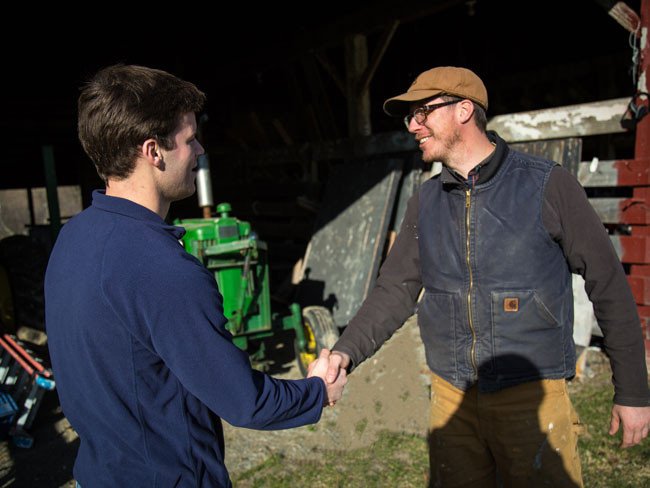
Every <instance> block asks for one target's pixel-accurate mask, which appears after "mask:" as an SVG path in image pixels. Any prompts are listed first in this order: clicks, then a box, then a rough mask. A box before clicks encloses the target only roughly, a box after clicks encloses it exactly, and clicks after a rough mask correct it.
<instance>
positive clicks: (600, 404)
mask: <svg viewBox="0 0 650 488" xmlns="http://www.w3.org/2000/svg"><path fill="white" fill-rule="evenodd" d="M610 377H611V371H610V369H609V367H601V368H600V371H599V372H598V374H597V376H596V377H594V378H590V379H588V380H586V381H584V382H583V383H580V384H571V385H570V392H571V400H572V402H573V404H574V407H575V409H576V411H577V412H578V415H579V416H580V421H581V423H582V424H584V425H585V426H586V432H585V433H584V434H583V435H582V436H581V437H580V440H579V442H578V449H579V451H580V460H581V461H582V476H583V480H584V485H585V486H588V487H590V488H623V487H640V486H650V463H649V462H648V460H649V459H650V439H647V438H646V439H645V440H644V441H643V442H641V444H640V445H638V446H634V447H631V448H628V449H620V448H619V447H618V446H619V445H620V443H621V439H622V435H621V434H622V432H621V431H622V429H619V432H618V433H617V434H616V435H614V436H610V435H609V433H608V431H609V422H610V417H611V410H612V398H613V396H614V387H613V386H612V385H611V380H610Z"/></svg>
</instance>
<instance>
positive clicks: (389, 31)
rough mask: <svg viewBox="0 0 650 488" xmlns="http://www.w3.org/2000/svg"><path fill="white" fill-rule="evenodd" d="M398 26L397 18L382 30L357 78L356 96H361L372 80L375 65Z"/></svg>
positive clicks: (375, 68)
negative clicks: (366, 63) (366, 65)
mask: <svg viewBox="0 0 650 488" xmlns="http://www.w3.org/2000/svg"><path fill="white" fill-rule="evenodd" d="M398 26H399V20H395V21H393V22H392V24H391V25H389V26H388V27H387V28H386V29H384V30H383V32H382V34H381V37H380V38H379V42H378V43H377V47H376V49H375V51H374V52H373V54H372V58H371V59H370V62H369V63H368V67H367V68H366V70H365V71H364V72H363V74H362V75H361V78H360V79H359V86H358V87H357V95H358V96H361V95H363V94H364V93H366V92H367V91H368V87H369V86H370V81H372V77H373V76H375V71H377V67H378V66H379V63H381V60H382V58H383V57H384V53H385V52H386V49H388V46H389V44H390V41H391V40H392V39H393V36H394V35H395V31H396V30H397V27H398Z"/></svg>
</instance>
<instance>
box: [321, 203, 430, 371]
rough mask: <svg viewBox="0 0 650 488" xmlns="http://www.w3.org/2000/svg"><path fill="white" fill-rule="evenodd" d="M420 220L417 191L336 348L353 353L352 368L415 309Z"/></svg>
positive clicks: (417, 286) (418, 284)
mask: <svg viewBox="0 0 650 488" xmlns="http://www.w3.org/2000/svg"><path fill="white" fill-rule="evenodd" d="M417 222H418V195H417V194H416V195H414V196H413V197H411V199H410V200H409V202H408V205H407V208H406V213H405V215H404V220H403V221H402V227H401V229H400V231H399V234H398V235H397V238H396V239H395V242H394V243H393V246H392V247H391V249H390V252H389V253H388V256H387V257H386V260H385V261H384V263H383V264H382V266H381V268H380V270H379V276H378V278H377V281H376V283H375V286H374V287H373V289H372V291H371V292H370V294H369V295H368V297H367V298H366V299H365V300H364V302H363V304H362V305H361V308H360V309H359V311H358V312H357V314H356V315H355V316H354V317H353V318H352V320H350V323H349V324H348V326H347V327H346V328H345V330H344V331H343V334H342V335H341V338H340V339H339V341H338V342H337V343H336V344H335V345H334V347H333V348H332V349H333V350H338V351H341V352H345V353H347V354H348V355H349V356H350V358H351V360H352V363H351V368H350V369H353V368H354V367H356V366H358V365H359V363H361V362H362V361H364V360H365V359H367V358H368V357H370V356H372V355H373V354H374V353H375V352H376V351H377V350H378V349H379V348H380V347H381V345H382V344H383V343H384V342H385V341H386V340H388V339H389V338H390V337H391V336H392V335H393V333H394V332H395V331H396V330H397V329H399V328H400V327H401V326H402V325H403V324H404V322H405V321H406V319H407V318H409V317H410V316H411V315H413V313H414V311H415V304H416V302H417V298H418V294H419V293H420V289H421V288H422V277H421V272H420V258H419V251H418V241H417Z"/></svg>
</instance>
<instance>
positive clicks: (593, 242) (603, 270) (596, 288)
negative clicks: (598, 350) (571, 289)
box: [542, 166, 650, 406]
mask: <svg viewBox="0 0 650 488" xmlns="http://www.w3.org/2000/svg"><path fill="white" fill-rule="evenodd" d="M542 218H543V221H544V225H545V226H546V229H547V230H548V232H549V234H550V235H551V237H552V238H553V239H554V240H555V241H557V242H558V244H559V245H560V246H561V248H562V251H563V252H564V255H565V257H566V260H567V263H568V264H569V268H570V270H571V272H572V273H578V274H580V275H581V276H582V277H583V278H584V280H585V290H586V291H587V295H588V296H589V299H590V300H591V302H592V303H593V305H594V312H595V314H596V319H597V320H598V325H599V326H600V328H601V330H602V331H603V336H604V347H605V352H606V353H607V355H608V357H609V359H610V362H611V366H612V372H613V382H614V387H615V395H614V402H615V403H616V404H619V405H625V406H646V405H650V392H649V391H648V382H647V378H648V374H647V371H646V364H645V347H644V342H643V335H642V331H641V326H640V322H639V316H638V312H637V308H636V304H635V302H634V297H633V296H632V292H631V290H630V286H629V284H628V282H627V278H626V276H625V272H624V270H623V266H622V265H621V262H620V260H619V258H618V256H617V254H616V251H615V250H614V246H613V245H612V243H611V240H610V238H609V235H608V233H607V231H606V229H605V227H604V226H603V224H602V222H601V220H600V218H599V217H598V215H597V214H596V212H595V211H594V209H593V207H592V206H591V204H590V203H589V200H588V199H587V195H586V193H585V191H584V188H582V186H580V184H579V183H578V181H577V180H576V179H575V177H573V176H572V175H571V174H570V173H569V172H568V171H567V170H566V169H564V168H562V167H560V166H556V167H555V168H553V170H552V171H551V174H550V177H549V181H548V183H547V186H546V192H545V194H544V206H543V210H542Z"/></svg>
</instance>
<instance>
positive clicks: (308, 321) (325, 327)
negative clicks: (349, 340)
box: [294, 306, 339, 376]
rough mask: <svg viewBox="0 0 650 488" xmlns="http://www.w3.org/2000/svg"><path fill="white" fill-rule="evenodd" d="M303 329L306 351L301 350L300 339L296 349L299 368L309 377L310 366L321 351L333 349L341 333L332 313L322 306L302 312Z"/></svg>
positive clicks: (295, 344) (296, 341) (295, 343)
mask: <svg viewBox="0 0 650 488" xmlns="http://www.w3.org/2000/svg"><path fill="white" fill-rule="evenodd" d="M302 328H303V332H304V334H305V340H306V341H307V344H306V345H305V347H304V349H300V348H299V347H298V339H295V340H294V349H295V351H296V359H297V360H298V368H299V369H300V372H301V373H302V375H303V376H307V371H308V368H309V364H310V363H311V362H312V361H313V360H315V359H317V358H318V355H319V354H320V351H321V349H323V348H327V349H331V348H332V346H333V345H334V344H335V343H336V341H337V340H338V338H339V331H338V328H337V327H336V325H335V324H334V319H333V318H332V314H331V313H330V311H329V310H328V309H327V308H325V307H321V306H311V307H305V308H304V309H303V310H302Z"/></svg>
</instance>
